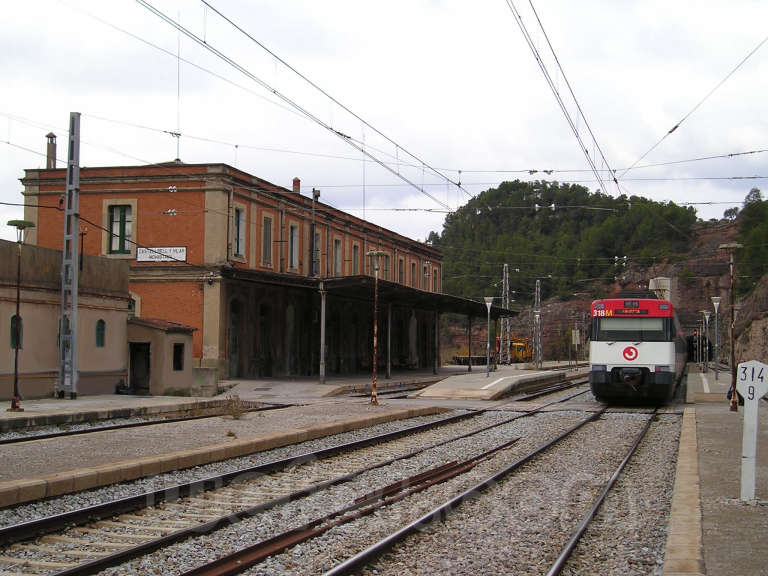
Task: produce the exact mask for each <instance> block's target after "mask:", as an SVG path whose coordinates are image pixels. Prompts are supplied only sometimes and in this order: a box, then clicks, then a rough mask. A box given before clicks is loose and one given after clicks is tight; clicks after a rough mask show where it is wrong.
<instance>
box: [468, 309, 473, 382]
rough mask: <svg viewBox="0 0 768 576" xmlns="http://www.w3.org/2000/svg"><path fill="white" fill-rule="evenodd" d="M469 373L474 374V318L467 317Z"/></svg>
mask: <svg viewBox="0 0 768 576" xmlns="http://www.w3.org/2000/svg"><path fill="white" fill-rule="evenodd" d="M467 363H468V364H469V367H468V368H467V372H472V316H467Z"/></svg>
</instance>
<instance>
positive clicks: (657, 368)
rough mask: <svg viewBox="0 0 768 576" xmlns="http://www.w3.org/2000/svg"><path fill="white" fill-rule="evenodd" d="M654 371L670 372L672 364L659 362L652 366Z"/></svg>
mask: <svg viewBox="0 0 768 576" xmlns="http://www.w3.org/2000/svg"><path fill="white" fill-rule="evenodd" d="M653 370H654V371H655V372H672V366H670V365H669V364H659V365H657V366H654V367H653Z"/></svg>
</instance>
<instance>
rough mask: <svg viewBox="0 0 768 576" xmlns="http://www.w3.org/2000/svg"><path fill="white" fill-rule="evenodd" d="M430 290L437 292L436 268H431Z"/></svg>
mask: <svg viewBox="0 0 768 576" xmlns="http://www.w3.org/2000/svg"><path fill="white" fill-rule="evenodd" d="M432 292H437V268H433V269H432Z"/></svg>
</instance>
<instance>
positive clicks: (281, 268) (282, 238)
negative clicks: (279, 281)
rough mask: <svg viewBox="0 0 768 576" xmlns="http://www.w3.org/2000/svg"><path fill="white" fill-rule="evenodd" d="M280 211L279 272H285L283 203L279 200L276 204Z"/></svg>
mask: <svg viewBox="0 0 768 576" xmlns="http://www.w3.org/2000/svg"><path fill="white" fill-rule="evenodd" d="M278 210H279V211H280V223H279V224H280V240H279V244H280V272H281V273H282V272H285V204H284V203H283V202H280V204H279V206H278Z"/></svg>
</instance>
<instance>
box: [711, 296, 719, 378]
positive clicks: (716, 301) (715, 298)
mask: <svg viewBox="0 0 768 576" xmlns="http://www.w3.org/2000/svg"><path fill="white" fill-rule="evenodd" d="M712 305H713V306H714V307H715V381H717V375H718V372H719V368H718V366H717V365H718V363H719V362H720V350H719V338H720V335H719V334H718V330H717V316H718V309H719V308H720V296H712Z"/></svg>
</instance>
